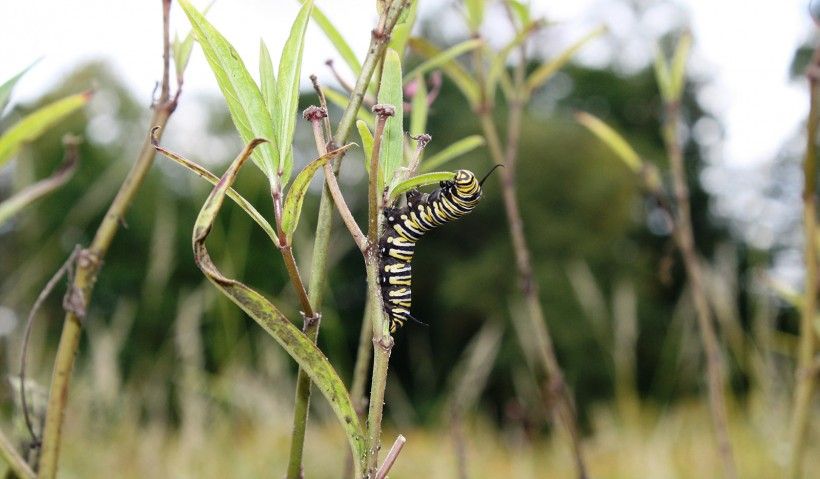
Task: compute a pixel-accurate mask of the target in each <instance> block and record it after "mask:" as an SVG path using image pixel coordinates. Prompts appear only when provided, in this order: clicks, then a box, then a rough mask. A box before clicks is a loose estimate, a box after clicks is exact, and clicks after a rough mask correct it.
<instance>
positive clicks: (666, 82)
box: [655, 47, 672, 101]
mask: <svg viewBox="0 0 820 479" xmlns="http://www.w3.org/2000/svg"><path fill="white" fill-rule="evenodd" d="M655 80H656V81H657V82H658V90H660V92H661V98H663V99H664V101H669V100H670V99H671V98H672V78H671V75H670V73H669V63H668V62H667V61H666V57H665V56H664V55H663V51H661V48H660V47H656V48H655Z"/></svg>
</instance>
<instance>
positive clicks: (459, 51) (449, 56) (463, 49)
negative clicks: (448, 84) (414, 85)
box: [405, 38, 484, 83]
mask: <svg viewBox="0 0 820 479" xmlns="http://www.w3.org/2000/svg"><path fill="white" fill-rule="evenodd" d="M483 44H484V40H482V39H480V38H474V39H472V40H467V41H463V42H461V43H459V44H457V45H453V46H452V47H450V48H448V49H447V50H444V51H443V52H440V53H437V54H436V55H434V56H433V57H430V58H428V59H427V60H425V61H424V62H423V63H422V64H421V65H419V66H417V67H416V68H414V69H412V70H411V71H410V72H409V73H408V74H407V75H406V76H405V83H406V82H408V81H410V80H412V79H413V78H415V77H416V76H417V75H423V74H425V73H427V72H429V71H430V70H433V69H436V68H439V67H441V66H443V65H445V64H447V63H450V62H455V59H456V58H458V57H459V56H461V55H463V54H465V53H467V52H469V51H470V50H474V49H476V48H478V47H480V46H481V45H483Z"/></svg>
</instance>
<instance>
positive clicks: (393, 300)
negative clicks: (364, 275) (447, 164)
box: [379, 170, 492, 333]
mask: <svg viewBox="0 0 820 479" xmlns="http://www.w3.org/2000/svg"><path fill="white" fill-rule="evenodd" d="M491 172H492V170H491ZM488 176H489V173H488ZM486 178H487V177H486V176H485V177H484V179H482V180H481V181H478V180H477V179H476V177H475V175H474V174H473V173H472V172H471V171H468V170H458V171H457V172H456V174H455V175H454V176H453V179H452V180H448V181H442V182H441V183H439V188H438V189H436V190H435V191H433V192H432V193H429V194H428V193H420V192H419V191H418V190H412V191H409V192H408V193H407V205H406V206H404V207H402V208H396V207H389V208H385V210H384V215H385V220H386V221H385V230H384V233H383V234H382V237H381V239H380V240H379V258H380V268H379V273H380V275H379V281H380V283H381V288H382V301H383V303H384V309H385V312H386V313H387V316H388V318H389V319H390V332H391V333H395V332H396V329H398V328H399V327H401V326H402V325H403V324H404V323H405V321H407V320H408V319H411V320H415V318H413V316H412V315H411V314H410V306H411V295H412V289H411V288H412V276H413V275H412V266H411V265H410V263H411V262H412V260H413V253H414V251H415V246H416V242H417V241H418V240H419V239H421V237H422V236H424V234H425V233H426V232H428V231H430V230H432V229H434V228H437V227H439V226H441V225H443V224H444V223H448V222H450V221H455V220H457V219H459V218H461V217H462V216H464V215H466V214H467V213H469V212H470V211H472V210H473V208H475V207H476V205H477V204H478V202H479V200H480V199H481V184H482V183H484V180H485V179H486Z"/></svg>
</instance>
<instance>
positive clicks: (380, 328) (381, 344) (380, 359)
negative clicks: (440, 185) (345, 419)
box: [366, 248, 393, 476]
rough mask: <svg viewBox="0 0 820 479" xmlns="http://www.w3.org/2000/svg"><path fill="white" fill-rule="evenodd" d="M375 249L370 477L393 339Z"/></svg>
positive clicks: (371, 264) (370, 267) (370, 281)
mask: <svg viewBox="0 0 820 479" xmlns="http://www.w3.org/2000/svg"><path fill="white" fill-rule="evenodd" d="M374 250H375V248H371V249H370V250H369V251H370V252H372V253H371V254H370V255H368V257H367V259H366V262H367V289H368V295H369V298H368V300H369V301H368V302H369V305H370V317H371V319H372V320H373V378H372V382H371V384H370V407H369V410H368V414H367V469H366V471H367V474H368V475H371V476H372V474H373V473H374V472H375V471H376V467H377V466H378V462H379V450H380V449H381V432H382V415H383V413H384V390H385V387H386V386H387V369H388V364H389V362H390V352H391V350H392V349H393V338H392V337H391V336H390V333H389V331H388V328H387V318H386V317H385V315H384V309H383V308H382V302H381V288H380V287H379V263H378V255H376V254H375V251H374Z"/></svg>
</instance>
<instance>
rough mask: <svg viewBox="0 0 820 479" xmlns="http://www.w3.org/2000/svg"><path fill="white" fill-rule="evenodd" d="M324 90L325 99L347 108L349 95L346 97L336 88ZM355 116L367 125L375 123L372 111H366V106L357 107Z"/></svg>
mask: <svg viewBox="0 0 820 479" xmlns="http://www.w3.org/2000/svg"><path fill="white" fill-rule="evenodd" d="M324 92H325V98H327V101H329V102H330V103H332V104H334V105H336V106H338V107H339V108H341V109H342V110H344V109H346V108H347V103H348V102H349V101H350V98H349V97H347V96H345V95H342V94H341V93H339V92H337V91H336V90H334V89H332V88H325V89H324ZM356 118H358V119H359V120H362V121H365V122H367V124H368V125H375V124H376V119H375V117H374V116H373V114H372V113H370V112H369V111H367V108H358V111H356Z"/></svg>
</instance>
